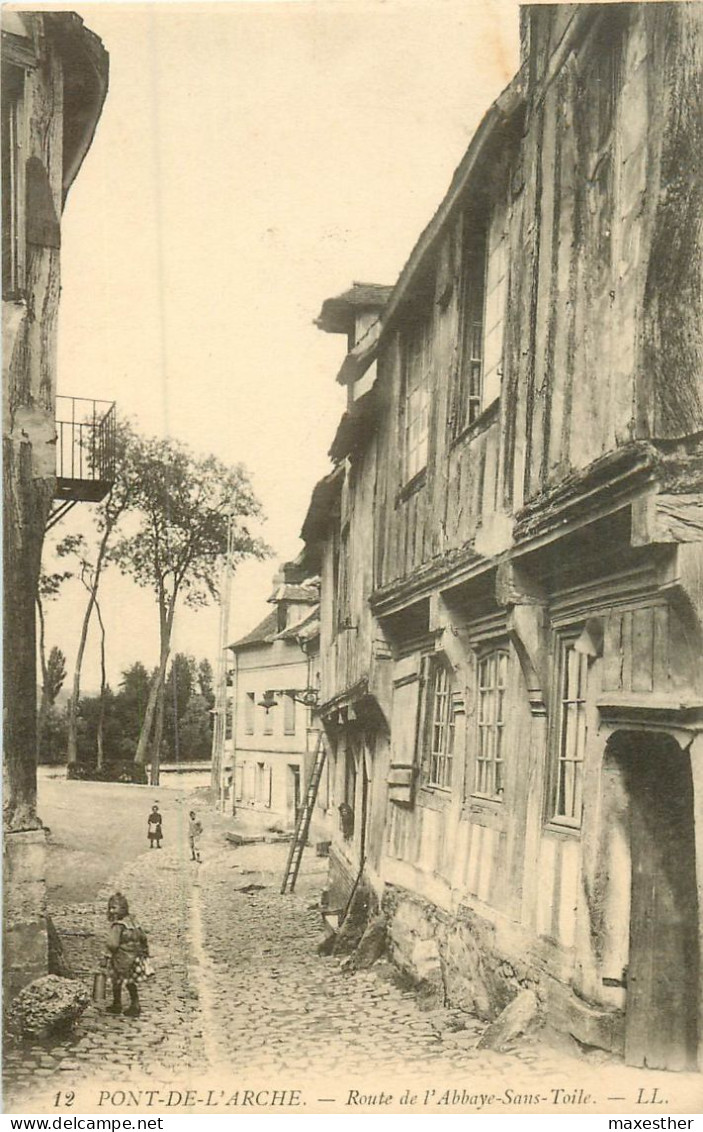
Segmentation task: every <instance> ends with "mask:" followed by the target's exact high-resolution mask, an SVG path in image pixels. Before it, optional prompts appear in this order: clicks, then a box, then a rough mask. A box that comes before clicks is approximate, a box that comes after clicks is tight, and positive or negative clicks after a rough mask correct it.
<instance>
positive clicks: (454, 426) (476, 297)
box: [451, 173, 511, 440]
mask: <svg viewBox="0 0 703 1132" xmlns="http://www.w3.org/2000/svg"><path fill="white" fill-rule="evenodd" d="M503 180H504V183H503V185H502V192H501V194H500V196H497V197H496V199H494V200H493V201H492V202H490V203H489V204H486V205H484V206H481V207H478V206H474V207H471V206H470V207H469V208H467V210H466V211H465V213H464V218H463V223H464V238H463V241H462V260H461V275H462V281H461V289H460V296H461V298H460V302H461V308H460V311H459V365H458V366H457V368H456V373H455V387H454V396H453V408H452V419H451V433H452V437H453V439H454V440H460V439H461V438H462V437H463V436H464V435H465V434H466V433H467V432H471V430H472V429H473V428H474V425H476V424H477V423H478V422H480V421H481V420H483V418H484V415H485V414H487V413H488V412H489V411H490V409H491V407H492V406H493V405H494V404H495V403H496V402H497V401H498V400H499V399H500V394H501V388H502V383H503V374H504V367H505V327H506V314H507V309H508V290H509V285H510V259H509V249H510V242H509V238H508V236H507V235H506V233H509V227H510V214H511V203H510V196H509V184H510V176H509V175H508V173H506V175H505V177H504V179H503ZM498 223H500V224H501V226H502V235H501V236H500V239H499V240H498V241H496V240H495V229H496V226H497V225H498ZM500 256H503V257H504V261H503V260H501V259H500V258H499V257H500ZM494 273H495V274H494ZM496 292H499V293H498V294H497V299H496V300H495V301H496V302H497V317H496V318H495V320H494V321H493V322H492V324H491V325H490V326H489V325H488V313H489V306H492V303H493V301H494V300H493V295H494V293H496ZM496 329H498V334H499V335H500V343H501V346H500V351H499V356H497V360H496V357H494V355H493V354H492V353H491V354H489V352H488V349H487V347H488V345H489V339H490V338H491V335H492V333H493V331H494V330H496ZM487 363H490V369H487ZM494 373H495V375H496V377H497V381H498V389H497V392H496V393H495V394H494V395H493V396H491V397H490V399H488V398H487V389H488V382H487V379H489V378H491V377H492V375H493V374H494ZM491 384H492V383H491Z"/></svg>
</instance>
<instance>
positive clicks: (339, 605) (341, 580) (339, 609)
mask: <svg viewBox="0 0 703 1132" xmlns="http://www.w3.org/2000/svg"><path fill="white" fill-rule="evenodd" d="M335 602H336V615H335V623H336V628H337V629H346V628H348V627H349V523H345V524H344V526H343V527H342V528H341V531H340V535H339V566H338V569H337V588H336V590H335Z"/></svg>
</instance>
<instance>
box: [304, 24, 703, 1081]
mask: <svg viewBox="0 0 703 1132" xmlns="http://www.w3.org/2000/svg"><path fill="white" fill-rule="evenodd" d="M521 46H522V57H521V67H520V71H519V73H518V74H517V75H516V77H515V79H514V80H513V82H511V83H510V85H509V86H508V87H507V89H506V90H505V92H504V93H503V94H502V95H501V97H500V98H499V99H498V100H497V101H496V103H495V104H494V105H493V106H492V107H491V108H490V109H489V110H488V112H487V114H486V115H485V117H484V119H483V121H482V122H481V124H480V125H479V127H478V129H477V131H476V133H475V135H474V137H473V139H472V141H471V143H470V145H469V148H468V151H467V153H466V155H465V156H464V158H463V160H462V162H461V164H460V166H459V167H458V169H457V171H456V174H455V176H454V179H453V181H452V183H451V185H450V187H449V190H448V192H447V194H446V196H445V197H444V199H443V201H442V202H441V204H440V206H439V208H438V210H437V212H436V213H435V215H434V216H433V217H432V219H431V220H430V222H429V224H428V226H427V227H426V228H425V230H424V231H423V233H422V235H421V236H420V238H419V240H418V242H417V244H416V245H415V247H414V249H413V251H412V253H411V255H410V258H409V259H408V261H407V263H406V265H405V267H404V268H403V271H402V272H401V275H400V277H399V279H398V281H397V283H396V285H395V287H393V288H392V290H384V289H382V288H379V289H376V297H377V299H378V311H377V315H378V317H377V318H376V321H375V322H371V321H367V322H365V324H364V325H363V326H356V325H355V317H354V314H355V311H356V309H357V308H356V307H355V305H354V301H353V300H354V294H355V288H352V291H351V292H347V294H346V295H343V296H340V298H339V299H336V300H332V301H330V302H328V303H326V304H325V305H324V306H323V309H322V313H321V315H320V319H319V325H320V326H321V328H322V329H324V330H328V331H331V332H338V333H345V334H346V335H347V337H348V347H347V354H346V358H345V360H344V364H343V366H342V370H341V371H340V380H342V381H344V382H345V383H347V385H348V388H349V398H348V405H347V411H346V412H345V414H344V417H343V418H342V421H341V423H340V427H339V430H338V433H337V436H336V437H335V440H334V444H333V447H332V450H331V456H332V461H333V469H332V471H331V472H330V474H329V475H328V476H327V477H326V478H325V479H324V480H322V481H321V482H320V483H319V484H318V486H317V487H316V489H315V491H314V493H313V497H312V500H311V504H310V509H309V512H308V515H307V518H306V521H305V526H304V528H303V535H304V538H305V541H306V555H307V561H308V563H309V568H310V569H311V570H313V571H315V572H317V571H319V572H320V574H321V578H322V590H321V637H320V647H321V672H322V677H321V679H322V683H321V693H320V708H319V713H320V717H321V720H322V722H323V725H324V727H325V729H326V732H327V735H328V738H329V742H330V747H331V754H330V780H331V787H330V789H331V805H333V806H334V807H335V808H338V807H339V806H344V807H345V811H344V814H343V819H344V820H341V821H340V822H339V828H338V829H337V830H336V832H335V837H334V843H333V846H332V857H331V870H330V892H329V898H330V903H331V905H332V906H336V907H338V908H343V907H344V905H345V902H346V901H347V900H348V898H349V894H350V893H351V891H352V888H353V886H354V885H355V883H357V880H358V878H359V876H360V875H361V882H360V883H361V884H362V885H364V886H365V888H366V890H367V892H368V897H369V901H370V902H371V903H372V904H379V905H381V906H382V907H383V909H384V910H385V912H386V914H387V917H388V922H389V942H390V948H391V951H392V954H393V957H394V958H395V960H396V962H397V963H398V964H399V965H400V966H401V967H403V968H404V969H405V970H407V971H408V972H409V973H411V974H412V975H414V976H415V977H416V978H418V979H422V980H424V981H426V982H427V983H428V984H429V985H430V986H432V985H434V986H435V987H436V988H437V990H438V992H439V993H440V994H441V996H442V998H443V999H445V1000H448V1001H450V1002H452V1003H455V1004H458V1005H459V1006H461V1007H464V1008H466V1009H469V1010H472V1011H475V1012H477V1013H478V1014H479V1015H480V1016H482V1017H485V1018H493V1017H495V1016H496V1015H497V1014H498V1013H499V1012H500V1011H501V1009H502V1008H503V1007H504V1006H505V1005H506V1004H507V1003H508V1002H510V1001H511V1000H512V998H513V997H514V996H515V995H516V993H517V991H518V990H519V988H521V987H525V986H530V987H533V988H534V989H535V990H536V991H537V993H538V997H539V1001H540V1003H541V1007H542V1009H543V1011H544V1013H545V1015H546V1016H547V1017H548V1019H549V1020H550V1021H551V1022H552V1024H554V1025H556V1026H557V1027H559V1028H561V1029H563V1030H565V1031H567V1032H568V1033H570V1034H572V1035H573V1036H574V1037H575V1038H577V1039H578V1040H579V1041H581V1042H583V1043H586V1044H587V1045H591V1046H601V1047H604V1048H606V1049H610V1050H613V1051H618V1052H622V1053H623V1054H624V1056H625V1059H626V1060H627V1062H628V1063H630V1064H635V1065H647V1066H649V1067H661V1068H670V1069H680V1068H689V1067H692V1066H695V1065H696V1064H698V1059H699V1045H700V1041H701V1026H700V1007H699V1004H700V1002H701V1001H702V1000H703V995H702V993H701V992H702V989H703V984H702V982H701V975H702V972H701V962H700V949H701V944H700V939H701V932H700V912H699V901H700V893H701V888H702V886H703V827H702V825H701V820H700V814H701V798H702V797H703V738H702V732H703V667H702V666H701V639H702V637H701V633H702V624H701V616H702V612H703V609H702V605H703V590H702V588H701V578H702V577H703V549H702V547H701V539H702V538H703V494H702V493H701V489H702V487H703V463H702V461H701V435H702V434H703V384H702V382H701V376H702V374H701V368H702V360H703V320H702V319H701V294H702V291H701V283H702V278H701V275H702V272H703V255H702V254H701V253H702V250H703V249H702V248H701V241H702V239H703V236H702V234H703V225H702V224H701V217H702V211H701V203H702V197H703V179H702V175H701V165H700V161H699V160H698V154H699V151H700V145H701V141H702V139H703V122H702V120H701V106H703V98H702V95H703V90H702V89H701V85H702V83H701V79H702V73H703V71H702V66H701V64H702V62H703V6H701V5H700V4H668V3H662V4H615V5H610V4H609V5H597V4H596V5H590V4H589V5H539V6H532V7H526V8H523V9H522V15H521ZM371 367H373V369H372V368H371ZM357 392H358V393H359V394H360V395H356V394H357ZM696 814H698V820H697V821H696V816H695V815H696Z"/></svg>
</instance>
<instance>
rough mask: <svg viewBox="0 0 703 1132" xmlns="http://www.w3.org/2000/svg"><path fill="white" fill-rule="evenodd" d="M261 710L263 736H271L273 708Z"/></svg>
mask: <svg viewBox="0 0 703 1132" xmlns="http://www.w3.org/2000/svg"><path fill="white" fill-rule="evenodd" d="M261 710H262V712H263V713H264V735H273V712H274V711H275V708H269V710H268V711H267V710H266V708H262V709H261Z"/></svg>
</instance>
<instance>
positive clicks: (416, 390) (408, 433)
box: [403, 317, 431, 483]
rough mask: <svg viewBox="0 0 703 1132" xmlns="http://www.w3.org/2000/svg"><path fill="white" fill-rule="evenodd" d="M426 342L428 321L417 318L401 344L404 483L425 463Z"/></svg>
mask: <svg viewBox="0 0 703 1132" xmlns="http://www.w3.org/2000/svg"><path fill="white" fill-rule="evenodd" d="M430 343H431V336H430V320H429V319H428V318H427V317H425V318H419V317H418V321H417V322H416V323H414V324H413V325H412V326H411V327H410V328H409V329H408V332H407V338H406V341H405V396H404V406H403V415H404V421H403V425H404V430H405V436H404V466H403V481H404V483H408V482H409V481H410V480H412V479H413V478H414V477H415V476H416V475H417V474H418V473H419V472H421V471H422V469H423V468H424V467H425V466H426V464H427V445H428V434H429V371H430Z"/></svg>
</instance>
